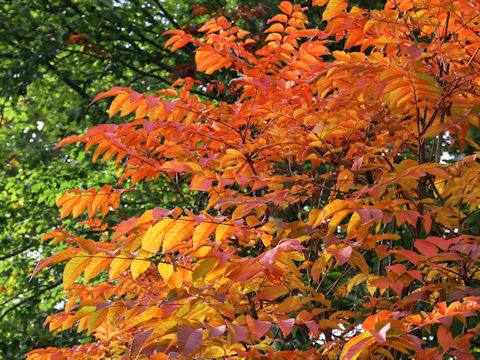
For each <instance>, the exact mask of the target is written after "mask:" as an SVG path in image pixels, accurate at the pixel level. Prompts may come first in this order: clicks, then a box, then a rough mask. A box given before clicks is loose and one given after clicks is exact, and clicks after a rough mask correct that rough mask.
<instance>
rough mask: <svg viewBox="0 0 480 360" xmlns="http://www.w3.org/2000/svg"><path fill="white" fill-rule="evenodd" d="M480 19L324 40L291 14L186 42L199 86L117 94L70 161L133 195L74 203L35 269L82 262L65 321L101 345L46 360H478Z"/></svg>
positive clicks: (324, 4) (362, 25)
mask: <svg viewBox="0 0 480 360" xmlns="http://www.w3.org/2000/svg"><path fill="white" fill-rule="evenodd" d="M476 5H478V4H475V3H474V2H471V1H468V0H441V1H435V2H423V1H420V0H413V1H412V0H404V1H398V2H397V1H396V0H391V1H389V2H387V4H386V5H385V7H384V8H383V9H381V10H365V9H362V8H360V7H357V6H354V5H353V4H350V3H348V2H347V1H345V0H330V1H328V0H314V1H313V4H312V6H313V8H312V9H314V10H318V9H319V7H321V9H322V11H321V12H320V19H321V20H322V21H321V23H318V24H317V23H316V22H315V21H312V22H310V21H309V18H308V15H310V16H311V17H312V18H313V19H315V18H316V17H317V16H318V13H317V12H315V11H308V9H307V8H305V7H302V6H301V5H294V4H292V3H290V2H288V1H283V2H281V3H280V5H279V12H278V14H276V15H274V16H273V17H271V18H270V19H269V20H268V21H267V22H266V27H265V28H263V29H261V28H257V30H259V31H256V32H252V31H250V30H251V29H248V28H247V27H248V26H249V23H248V21H247V22H245V21H244V19H242V18H240V19H231V16H229V15H228V14H225V13H223V14H222V13H217V14H212V15H214V16H212V19H211V20H208V21H206V22H205V23H204V24H203V25H202V26H200V27H198V28H196V30H195V32H192V31H191V30H187V29H185V28H181V29H180V28H174V29H172V30H168V31H167V32H166V34H168V35H169V38H168V41H167V42H166V44H165V46H166V47H168V48H170V49H171V50H174V51H180V53H182V51H185V49H189V48H193V49H195V53H194V54H195V69H196V73H195V74H191V75H192V76H187V77H179V78H178V79H177V80H176V81H175V82H174V83H173V84H172V85H171V86H165V87H163V86H160V87H159V88H158V91H156V92H153V91H151V90H148V89H147V90H148V91H144V90H143V89H142V88H141V87H139V88H135V89H134V87H133V86H132V87H129V86H115V87H113V88H111V89H110V90H108V91H104V92H101V93H100V94H99V95H97V96H96V98H95V101H96V102H97V101H98V102H100V101H101V102H102V103H103V102H104V101H105V100H102V99H104V98H113V99H111V101H110V106H109V115H110V117H111V118H112V119H114V120H113V122H112V123H109V124H99V125H96V126H93V127H91V128H90V129H89V130H88V131H86V132H85V133H84V134H83V135H82V134H79V135H71V136H69V137H67V138H65V139H63V140H62V141H61V142H60V144H59V146H63V145H68V144H72V143H77V142H83V143H85V147H86V150H87V151H88V150H90V149H91V150H93V154H92V156H93V160H94V161H98V160H102V161H103V162H106V163H107V164H109V166H110V168H109V169H110V170H109V171H108V170H104V171H103V173H107V174H108V173H114V174H115V176H116V177H118V182H117V184H116V185H114V186H112V185H111V184H109V183H108V182H101V181H99V182H98V183H97V185H96V186H95V187H91V188H82V189H79V190H71V191H68V192H65V193H64V194H63V195H62V196H60V197H59V198H58V199H57V206H58V207H59V208H60V216H61V217H62V218H64V219H65V220H63V221H64V222H65V224H66V226H65V227H63V228H59V229H56V230H54V231H51V232H49V233H48V234H47V235H45V237H44V240H45V241H54V242H55V243H57V244H58V245H59V249H58V251H57V252H56V254H54V255H52V256H51V257H49V258H44V259H42V260H41V261H40V262H39V263H38V265H37V266H36V268H35V270H34V271H33V273H34V275H36V274H38V275H39V276H42V275H41V274H44V273H45V272H46V271H48V270H46V269H49V268H50V267H51V266H52V265H56V264H59V263H63V262H64V261H65V260H66V261H67V262H66V264H65V265H64V271H63V287H64V289H65V291H66V297H67V301H66V303H65V306H64V308H63V309H62V310H63V311H61V312H59V313H57V314H54V315H51V316H49V317H48V318H47V323H48V326H49V328H50V330H52V331H57V330H67V329H77V330H78V331H84V334H85V335H87V336H88V335H90V336H93V339H90V340H89V341H87V342H85V343H84V344H81V345H76V346H74V347H66V348H56V347H46V348H40V349H37V350H34V351H32V352H30V354H29V359H30V360H38V359H58V358H68V359H75V358H77V359H98V358H115V359H121V358H138V359H147V358H149V359H154V360H158V359H168V358H172V357H174V358H175V357H177V358H181V359H193V358H228V359H236V358H248V359H320V358H325V359H336V358H340V359H341V360H353V359H387V358H388V359H401V358H414V359H441V358H444V357H456V358H459V359H466V360H473V359H474V358H475V356H477V355H478V335H479V333H480V326H479V325H478V319H479V317H478V315H479V313H478V312H479V311H480V294H479V292H478V283H479V279H480V271H479V270H480V263H479V255H480V252H479V249H480V233H479V232H478V224H477V223H478V221H477V219H478V214H479V212H478V207H479V205H480V193H479V192H478V189H479V185H480V180H479V177H478V174H479V173H480V162H479V161H478V156H479V153H478V152H477V149H478V148H479V145H478V144H477V142H476V141H475V140H476V138H477V136H476V135H477V129H478V127H479V125H480V118H479V110H480V107H479V106H480V92H479V87H480V75H479V74H480V72H479V68H480V67H479V65H480V60H479V49H480V35H479V34H480V21H479V18H480V7H479V6H476ZM196 9H197V10H198V9H199V8H196ZM200 10H201V9H200ZM200 12H204V10H201V11H200ZM307 14H308V15H307ZM232 20H237V22H234V21H232ZM252 25H255V24H252ZM76 39H79V38H74V39H70V40H71V41H72V42H77V40H76ZM97 50H98V51H101V49H97ZM127 67H128V66H127ZM184 75H185V74H184ZM186 75H190V74H186ZM193 75H194V76H193ZM172 80H173V79H172ZM125 85H128V84H125ZM116 114H118V115H119V117H118V116H116ZM120 118H124V119H120ZM96 171H98V169H97V170H96ZM170 192H172V193H173V194H175V200H174V202H172V203H170V204H167V205H166V201H167V200H168V199H165V198H163V199H162V198H160V199H158V198H157V199H155V198H150V200H151V201H150V203H145V202H142V203H141V204H132V203H130V204H129V201H131V197H132V196H136V195H135V194H140V195H141V194H144V193H147V194H151V195H152V194H153V195H157V194H165V193H170ZM137 196H139V195H137ZM122 204H124V205H122ZM67 219H69V220H67ZM72 219H73V220H72ZM75 219H80V221H78V220H75ZM75 224H78V225H79V226H80V225H81V226H82V227H81V228H76V229H75ZM68 226H70V227H73V229H69V228H68ZM74 230H75V231H74ZM86 340H88V339H86Z"/></svg>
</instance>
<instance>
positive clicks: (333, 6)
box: [322, 0, 348, 21]
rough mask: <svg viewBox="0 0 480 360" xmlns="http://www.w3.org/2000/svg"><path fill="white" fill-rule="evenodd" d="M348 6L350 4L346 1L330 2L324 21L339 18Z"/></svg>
mask: <svg viewBox="0 0 480 360" xmlns="http://www.w3.org/2000/svg"><path fill="white" fill-rule="evenodd" d="M347 6H348V2H347V1H346V0H328V4H327V7H326V8H325V11H324V12H323V15H322V20H323V21H326V20H330V19H333V18H334V17H337V16H338V15H339V14H341V13H342V12H343V10H345V9H346V8H347Z"/></svg>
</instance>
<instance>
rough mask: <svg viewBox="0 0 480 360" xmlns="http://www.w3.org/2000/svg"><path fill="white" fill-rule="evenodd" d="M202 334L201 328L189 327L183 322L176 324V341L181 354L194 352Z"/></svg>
mask: <svg viewBox="0 0 480 360" xmlns="http://www.w3.org/2000/svg"><path fill="white" fill-rule="evenodd" d="M202 335H203V330H202V329H195V328H191V327H190V326H187V325H184V324H180V325H178V330H177V342H178V346H179V347H180V349H181V351H182V354H184V355H188V354H191V353H192V352H194V351H195V349H196V348H197V347H198V346H199V345H200V343H201V342H202Z"/></svg>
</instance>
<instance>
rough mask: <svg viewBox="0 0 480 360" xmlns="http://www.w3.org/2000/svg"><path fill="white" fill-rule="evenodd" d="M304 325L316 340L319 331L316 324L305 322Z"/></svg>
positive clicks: (310, 321) (312, 321)
mask: <svg viewBox="0 0 480 360" xmlns="http://www.w3.org/2000/svg"><path fill="white" fill-rule="evenodd" d="M305 324H306V325H307V327H308V328H309V329H310V331H311V332H312V333H313V335H314V336H315V337H316V338H317V337H318V336H319V335H320V330H319V329H318V324H317V323H316V322H315V321H314V320H309V321H305Z"/></svg>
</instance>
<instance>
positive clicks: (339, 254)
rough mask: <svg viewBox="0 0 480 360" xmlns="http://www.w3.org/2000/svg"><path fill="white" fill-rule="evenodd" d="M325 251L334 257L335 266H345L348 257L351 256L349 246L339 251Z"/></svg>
mask: <svg viewBox="0 0 480 360" xmlns="http://www.w3.org/2000/svg"><path fill="white" fill-rule="evenodd" d="M326 251H327V252H328V253H329V254H332V255H333V256H335V259H336V260H337V266H340V265H343V264H345V263H346V262H347V261H348V260H349V259H350V256H352V247H351V246H345V247H343V248H340V249H332V248H327V249H326Z"/></svg>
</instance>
